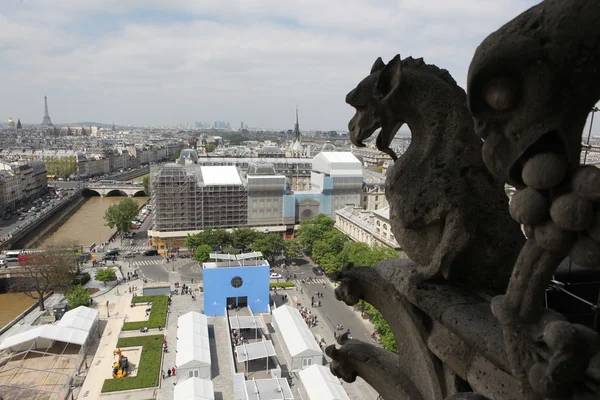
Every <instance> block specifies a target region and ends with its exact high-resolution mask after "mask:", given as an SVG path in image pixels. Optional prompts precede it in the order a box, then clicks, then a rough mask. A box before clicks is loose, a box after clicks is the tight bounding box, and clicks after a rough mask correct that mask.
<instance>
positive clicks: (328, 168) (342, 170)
mask: <svg viewBox="0 0 600 400" xmlns="http://www.w3.org/2000/svg"><path fill="white" fill-rule="evenodd" d="M313 171H318V172H321V173H324V174H328V175H331V176H361V177H362V165H361V163H360V161H359V160H358V158H356V157H355V156H354V154H352V153H350V152H321V153H319V154H317V155H316V156H315V157H314V158H313Z"/></svg>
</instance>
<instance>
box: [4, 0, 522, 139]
mask: <svg viewBox="0 0 600 400" xmlns="http://www.w3.org/2000/svg"><path fill="white" fill-rule="evenodd" d="M4 1H5V2H6V0H4ZM0 2H1V1H0ZM532 4H533V0H496V1H491V0H479V1H477V2H472V1H467V0H455V1H447V0H446V1H440V0H430V1H423V0H399V1H378V0H372V1H364V0H344V1H342V0H330V1H327V2H323V1H317V0H305V1H302V2H292V1H264V0H255V1H250V0H237V1H185V0H171V1H168V2H165V1H163V0H145V1H142V0H127V1H122V0H103V1H100V0H85V1H81V0H37V1H36V0H23V2H22V3H20V2H16V1H15V2H14V4H11V6H10V7H4V8H3V10H2V11H0V26H1V27H2V28H0V54H2V56H1V57H0V60H2V61H1V62H0V74H1V76H3V77H4V78H5V81H4V90H3V92H4V93H5V94H6V93H8V94H9V95H8V96H6V95H5V96H0V110H2V113H0V118H7V117H8V116H9V115H10V116H13V117H17V116H18V117H20V118H21V119H22V120H24V121H28V122H38V121H40V120H41V117H42V112H43V109H42V107H41V103H42V100H41V98H42V97H43V95H44V94H45V93H47V94H48V96H49V101H50V113H51V116H52V118H53V120H54V121H56V122H63V121H64V122H75V121H82V120H92V121H101V122H111V121H113V120H114V121H115V122H117V123H123V124H177V123H185V122H189V123H193V122H194V121H197V120H203V121H206V120H208V121H211V120H217V119H218V120H228V121H230V122H231V123H232V124H233V125H234V126H237V125H238V124H239V121H244V122H246V123H248V124H250V125H251V126H261V127H265V128H289V127H291V126H292V125H293V113H294V106H295V105H296V104H298V105H299V107H300V111H301V114H302V117H301V118H302V119H301V125H302V127H304V128H306V129H344V128H345V126H346V124H347V121H348V119H349V118H350V117H351V115H352V110H351V109H350V107H349V106H347V105H346V104H345V103H344V97H345V95H346V93H347V92H348V91H349V90H350V89H352V88H353V87H354V86H355V85H356V84H357V83H358V82H359V81H360V80H361V79H362V78H363V77H364V76H366V74H367V73H368V72H369V68H370V66H371V64H372V63H373V61H374V60H375V59H376V58H377V57H378V56H382V57H383V59H384V60H386V61H387V60H389V59H391V58H392V57H393V56H394V55H395V54H397V53H400V54H401V55H402V56H403V57H407V56H409V55H412V56H414V57H424V58H425V60H426V61H427V62H429V63H434V64H437V65H438V66H440V67H442V68H446V69H448V70H449V71H450V72H451V73H452V75H453V76H454V78H455V79H456V80H457V81H458V82H459V84H464V82H465V79H466V70H467V67H468V65H469V62H470V58H471V56H472V54H473V51H474V50H475V47H476V46H477V44H478V43H479V42H481V40H483V39H484V38H485V36H486V35H487V34H489V33H490V32H491V31H492V30H494V29H496V28H498V27H499V26H500V25H502V24H503V23H505V22H506V21H508V20H510V19H511V18H512V17H513V16H516V15H517V14H518V13H520V12H521V11H523V10H525V9H526V8H528V7H529V6H531V5H532ZM161 13H162V14H163V16H162V17H161V16H160V15H161ZM2 114H4V115H2Z"/></svg>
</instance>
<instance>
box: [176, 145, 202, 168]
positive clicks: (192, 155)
mask: <svg viewBox="0 0 600 400" xmlns="http://www.w3.org/2000/svg"><path fill="white" fill-rule="evenodd" d="M186 159H188V160H192V162H193V163H194V164H195V163H197V162H198V152H197V151H196V150H194V149H185V150H181V154H179V160H178V161H177V162H178V163H179V164H185V160H186Z"/></svg>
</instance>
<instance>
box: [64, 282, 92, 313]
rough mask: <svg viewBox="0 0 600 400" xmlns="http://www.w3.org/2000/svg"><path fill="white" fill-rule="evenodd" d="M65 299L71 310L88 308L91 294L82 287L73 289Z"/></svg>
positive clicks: (78, 286)
mask: <svg viewBox="0 0 600 400" xmlns="http://www.w3.org/2000/svg"><path fill="white" fill-rule="evenodd" d="M65 297H66V298H67V303H68V305H69V310H72V309H74V308H77V307H79V306H86V307H87V306H89V305H90V298H91V296H90V292H89V291H88V290H87V289H84V288H83V286H81V285H77V286H75V287H73V288H72V289H71V290H69V291H68V292H67V293H66V294H65Z"/></svg>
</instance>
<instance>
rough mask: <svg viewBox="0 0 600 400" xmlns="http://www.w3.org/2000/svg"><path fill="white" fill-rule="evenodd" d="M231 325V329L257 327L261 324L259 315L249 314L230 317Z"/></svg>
mask: <svg viewBox="0 0 600 400" xmlns="http://www.w3.org/2000/svg"><path fill="white" fill-rule="evenodd" d="M229 325H231V329H257V328H260V326H261V324H260V318H259V317H252V316H249V315H242V316H239V315H234V316H233V317H229Z"/></svg>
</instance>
